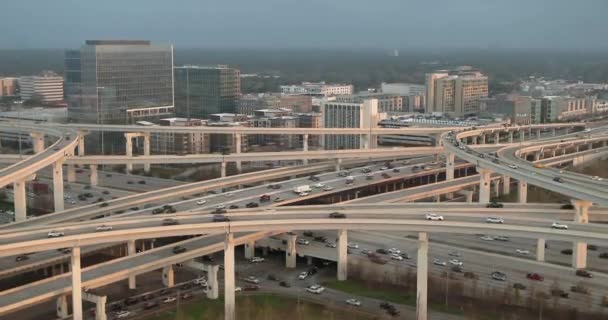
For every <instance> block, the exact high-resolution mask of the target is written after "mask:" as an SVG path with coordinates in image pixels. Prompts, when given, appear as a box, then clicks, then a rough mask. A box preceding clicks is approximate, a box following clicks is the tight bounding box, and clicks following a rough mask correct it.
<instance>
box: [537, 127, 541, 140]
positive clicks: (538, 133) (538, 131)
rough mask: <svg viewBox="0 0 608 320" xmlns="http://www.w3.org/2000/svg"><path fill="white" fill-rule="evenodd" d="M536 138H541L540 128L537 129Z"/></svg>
mask: <svg viewBox="0 0 608 320" xmlns="http://www.w3.org/2000/svg"><path fill="white" fill-rule="evenodd" d="M536 139H539V140H540V129H538V130H536Z"/></svg>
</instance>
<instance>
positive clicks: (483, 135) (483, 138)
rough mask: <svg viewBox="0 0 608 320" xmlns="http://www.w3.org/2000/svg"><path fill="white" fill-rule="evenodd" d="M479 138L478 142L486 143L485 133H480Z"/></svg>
mask: <svg viewBox="0 0 608 320" xmlns="http://www.w3.org/2000/svg"><path fill="white" fill-rule="evenodd" d="M479 138H481V141H480V142H479V143H480V144H486V135H485V134H484V133H482V134H481V135H480V136H479Z"/></svg>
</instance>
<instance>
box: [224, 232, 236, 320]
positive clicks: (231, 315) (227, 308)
mask: <svg viewBox="0 0 608 320" xmlns="http://www.w3.org/2000/svg"><path fill="white" fill-rule="evenodd" d="M234 289H235V280H234V235H233V234H232V233H230V232H229V233H226V240H225V241H224V320H235V319H236V315H235V297H234V295H235V294H234Z"/></svg>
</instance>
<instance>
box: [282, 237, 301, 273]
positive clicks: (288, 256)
mask: <svg viewBox="0 0 608 320" xmlns="http://www.w3.org/2000/svg"><path fill="white" fill-rule="evenodd" d="M297 238H298V236H297V235H295V234H287V248H286V249H285V267H286V268H288V269H294V268H295V267H296V259H297V257H298V256H297V254H298V253H297V251H296V239H297Z"/></svg>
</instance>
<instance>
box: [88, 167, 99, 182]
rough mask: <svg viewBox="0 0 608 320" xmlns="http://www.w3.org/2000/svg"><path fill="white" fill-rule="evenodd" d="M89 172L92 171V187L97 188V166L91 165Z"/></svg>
mask: <svg viewBox="0 0 608 320" xmlns="http://www.w3.org/2000/svg"><path fill="white" fill-rule="evenodd" d="M89 170H90V178H91V181H90V185H91V186H93V187H96V186H97V185H98V184H99V175H98V173H97V165H96V164H90V165H89Z"/></svg>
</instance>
